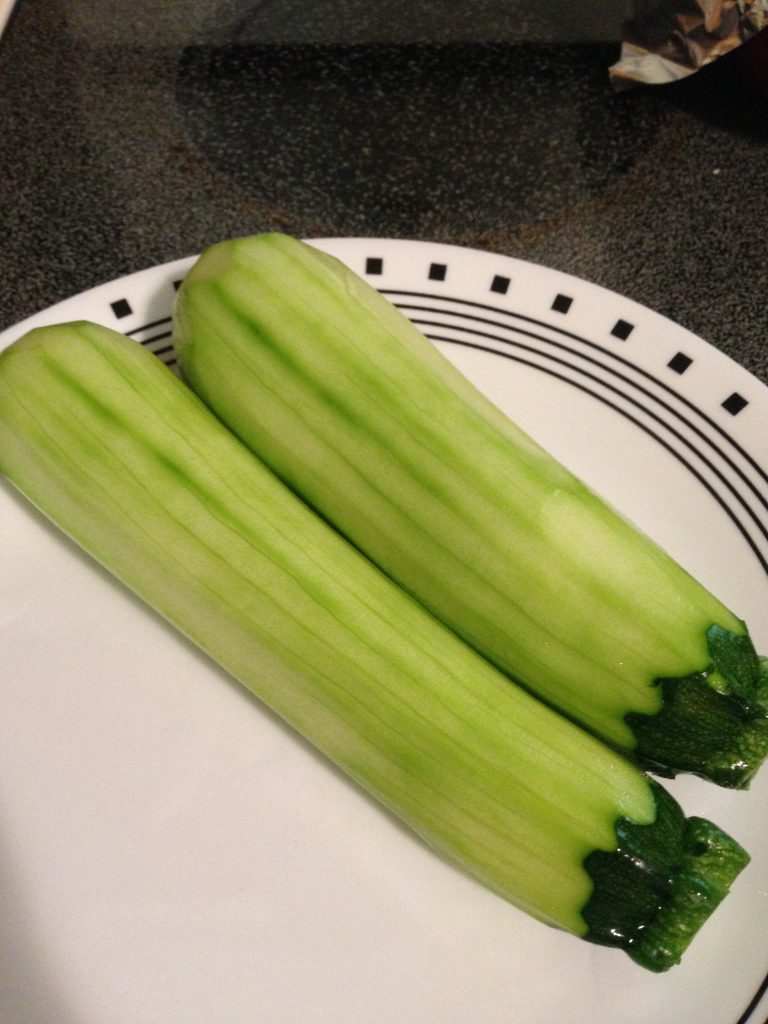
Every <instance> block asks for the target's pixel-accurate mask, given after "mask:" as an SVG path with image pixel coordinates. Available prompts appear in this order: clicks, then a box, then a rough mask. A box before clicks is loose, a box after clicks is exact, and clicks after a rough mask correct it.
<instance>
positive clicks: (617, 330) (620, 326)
mask: <svg viewBox="0 0 768 1024" xmlns="http://www.w3.org/2000/svg"><path fill="white" fill-rule="evenodd" d="M634 329H635V325H634V324H631V323H629V322H628V321H627V320H617V321H616V323H615V324H614V325H613V327H612V328H611V334H612V335H613V336H614V338H618V339H619V341H626V340H627V338H628V337H629V336H630V334H631V333H632V331H634Z"/></svg>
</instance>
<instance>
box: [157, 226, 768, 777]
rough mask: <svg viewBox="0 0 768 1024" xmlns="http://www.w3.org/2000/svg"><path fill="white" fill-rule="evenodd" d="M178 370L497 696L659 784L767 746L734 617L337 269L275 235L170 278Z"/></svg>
mask: <svg viewBox="0 0 768 1024" xmlns="http://www.w3.org/2000/svg"><path fill="white" fill-rule="evenodd" d="M174 341H175V346H176V351H177V354H178V359H179V363H180V365H181V369H182V372H183V375H184V378H185V379H186V380H187V381H188V383H189V384H190V385H191V386H192V387H193V388H194V390H195V391H196V392H197V393H198V394H199V395H200V396H201V397H202V398H203V399H204V401H205V402H206V403H207V404H208V405H209V406H210V407H211V408H212V409H213V410H214V412H215V413H216V414H217V416H219V417H220V418H221V419H222V421H223V422H224V423H226V424H227V425H228V426H229V427H230V429H232V430H233V431H234V432H235V433H236V434H237V435H238V436H239V437H240V438H241V439H242V440H243V441H244V442H245V443H246V444H247V445H248V446H249V447H250V448H251V449H252V450H253V451H254V452H255V453H256V454H257V455H258V456H259V458H261V459H263V460H264V461H265V462H266V463H267V465H269V466H270V467H271V468H272V469H273V470H274V471H275V472H276V473H277V474H278V475H279V476H280V477H281V478H282V479H283V480H284V481H285V482H286V483H287V484H288V485H289V486H290V487H291V488H292V489H293V490H294V491H295V492H296V493H297V494H299V495H301V497H302V498H304V500H305V501H307V503H308V504H310V505H311V506H312V507H313V508H315V509H316V510H317V511H318V512H319V513H320V514H321V515H322V516H323V517H324V518H326V519H327V520H328V521H329V522H331V523H333V524H334V526H335V527H336V528H337V529H338V530H339V531H340V532H341V533H342V534H343V535H344V536H346V537H347V538H348V539H349V540H350V541H352V542H353V543H354V544H355V545H356V546H357V547H358V548H359V549H360V550H361V551H363V552H364V553H365V554H366V555H367V556H368V557H369V558H371V560H372V561H373V562H375V563H376V564H377V565H378V566H379V567H380V568H381V569H383V570H384V572H386V573H387V574H388V575H389V576H390V577H391V578H392V579H394V580H396V581H397V582H398V583H399V584H400V585H401V586H402V587H404V588H405V589H406V590H408V591H409V592H410V593H411V594H413V595H414V596H415V597H416V598H417V599H418V600H419V601H420V602H422V603H423V604H424V605H425V607H427V608H428V609H429V610H430V611H432V612H433V613H434V614H435V615H436V616H437V617H438V618H440V619H441V620H442V621H443V622H445V623H446V624H447V625H448V626H449V627H450V628H451V629H453V630H454V631H456V632H457V633H458V634H459V635H460V636H462V637H463V638H464V639H465V640H467V641H468V642H469V643H470V644H472V645H473V646H474V647H475V648H476V649H477V650H478V651H480V652H481V653H482V654H483V655H484V656H485V657H486V658H488V659H489V660H490V661H492V662H493V663H494V664H495V665H497V666H498V667H499V668H500V669H502V670H503V671H504V672H505V673H507V674H509V675H510V676H511V677H512V678H513V679H515V680H516V681H517V682H518V683H520V684H522V685H524V686H525V687H527V688H528V689H529V690H530V691H531V692H532V693H535V694H537V695H538V696H539V697H541V698H543V699H544V700H545V701H547V702H548V703H549V704H550V705H551V706H553V707H555V708H557V709H559V710H560V711H562V712H563V713H564V714H566V715H568V716H569V717H571V718H573V719H574V720H576V721H578V722H580V723H582V724H583V725H584V726H586V727H587V728H588V729H590V730H591V731H593V732H594V733H595V734H596V735H598V736H600V737H602V738H603V739H605V740H607V741H608V742H609V743H611V744H614V745H616V746H617V747H618V748H620V749H623V750H624V751H625V752H627V753H631V754H633V755H634V756H635V757H637V758H638V759H639V760H640V761H641V762H642V763H643V765H644V766H645V767H648V768H652V769H653V770H654V771H656V772H658V773H659V774H662V775H674V774H675V773H677V772H694V773H697V774H699V775H702V776H704V777H706V778H709V779H712V780H714V781H715V782H717V783H720V784H721V785H724V786H730V787H737V788H738V787H746V786H747V784H748V783H749V780H750V779H751V778H752V776H753V775H754V772H755V771H756V770H757V768H758V766H759V765H760V763H761V762H762V760H763V759H764V757H765V755H766V752H768V719H767V717H766V716H767V715H768V699H767V694H766V691H767V689H768V688H767V687H766V680H765V676H764V669H763V666H762V663H761V662H760V660H759V659H758V657H757V655H756V653H755V650H754V648H753V646H752V643H751V641H750V638H749V635H748V632H747V628H746V626H745V624H744V623H743V622H742V621H741V620H740V619H739V618H737V616H736V615H735V614H733V613H732V612H731V611H729V610H728V609H727V608H725V607H724V606H723V604H722V603H721V602H720V601H719V600H717V598H715V597H714V596H713V595H712V594H711V593H709V592H708V591H707V590H706V589H705V588H704V587H703V586H701V585H700V584H699V583H697V582H696V581H695V580H694V579H692V578H691V577H690V575H689V574H688V573H686V572H685V571H684V570H683V569H682V568H681V567H680V566H679V565H678V564H677V563H676V562H675V561H674V560H673V559H672V558H670V557H669V556H668V555H667V554H665V553H664V552H663V551H662V550H661V549H660V548H659V547H658V546H657V545H656V544H654V543H653V542H652V541H651V540H650V539H649V538H648V537H646V536H645V535H643V534H641V533H639V532H638V531H637V530H635V529H634V528H633V527H632V525H631V524H629V523H628V522H627V521H626V520H625V519H624V518H622V517H621V516H620V515H619V514H618V513H617V512H616V511H615V510H614V509H612V508H610V507H608V506H607V505H606V504H605V503H604V502H603V501H601V499H600V498H599V497H598V496H597V495H595V494H594V493H593V492H592V491H590V490H589V489H588V488H587V487H586V486H585V485H584V484H583V483H581V482H580V481H579V480H578V479H576V478H575V477H574V476H573V474H571V473H570V472H569V471H568V470H567V469H566V468H565V467H563V466H562V465H561V464H560V463H559V462H557V461H556V460H555V459H553V458H552V457H551V456H550V455H548V454H547V453H546V452H545V451H543V450H542V449H541V448H540V447H539V446H538V445H537V444H535V443H534V441H533V440H532V439H531V438H530V437H528V436H527V435H525V434H524V433H523V432H522V431H521V430H520V429H519V428H517V427H516V426H515V425H514V424H513V423H512V422H510V420H509V419H508V418H507V417H505V416H504V415H503V414H502V413H501V412H500V411H499V410H498V409H497V408H496V407H495V406H494V405H492V403H490V402H489V401H488V400H487V399H486V398H485V397H484V396H483V395H481V394H480V393H479V392H478V391H477V390H476V389H475V388H474V387H473V386H472V385H471V384H470V383H469V382H468V381H467V380H466V379H465V378H464V377H463V376H462V375H461V374H460V373H459V371H458V370H456V369H455V368H454V367H453V366H452V365H451V364H450V363H449V362H448V360H447V359H445V358H444V357H443V356H442V355H441V354H440V353H439V352H438V351H437V350H436V349H435V348H434V346H432V345H431V344H430V343H429V342H428V341H427V340H426V338H424V336H423V335H422V334H420V333H419V331H418V330H417V329H416V328H415V327H414V326H413V325H412V324H411V323H410V322H409V321H408V320H407V319H406V317H404V316H403V315H401V314H400V313H399V312H398V311H397V310H396V309H395V308H394V307H393V306H392V305H391V304H390V303H389V302H387V301H386V300H385V299H384V298H383V297H382V296H380V295H379V294H378V293H377V292H376V291H375V290H374V289H373V288H371V287H370V286H369V285H368V284H367V283H366V282H364V281H363V280H361V279H360V278H359V277H357V275H355V274H353V273H352V272H351V271H350V270H348V269H347V268H346V267H344V266H343V265H342V264H341V263H340V262H338V261H337V260H335V259H333V258H331V257H329V256H327V255H325V254H324V253H322V252H319V251H318V250H316V249H315V248H313V247H311V246H309V245H307V244H305V243H303V242H300V241H297V240H295V239H292V238H289V237H287V236H285V235H280V234H264V235H257V236H254V237H252V238H243V239H236V240H233V241H229V242H224V243H221V244H219V245H215V246H213V247H212V248H211V249H209V250H208V251H207V252H206V253H204V254H203V256H202V257H201V258H200V259H199V260H198V261H197V263H196V264H195V266H194V267H193V268H192V270H191V272H190V273H189V274H188V275H187V277H186V280H185V281H184V284H183V285H182V288H181V291H180V293H179V295H178V299H177V305H176V310H175V329H174Z"/></svg>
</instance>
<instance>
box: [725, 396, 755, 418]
mask: <svg viewBox="0 0 768 1024" xmlns="http://www.w3.org/2000/svg"><path fill="white" fill-rule="evenodd" d="M748 405H749V402H748V401H747V399H746V398H745V397H744V396H743V395H740V394H739V393H738V391H734V392H733V394H731V395H728V397H727V398H726V400H725V401H724V402H723V408H724V409H725V411H726V412H729V413H730V414H731V416H736V415H737V413H740V412H741V410H742V409H744V408H746V406H748Z"/></svg>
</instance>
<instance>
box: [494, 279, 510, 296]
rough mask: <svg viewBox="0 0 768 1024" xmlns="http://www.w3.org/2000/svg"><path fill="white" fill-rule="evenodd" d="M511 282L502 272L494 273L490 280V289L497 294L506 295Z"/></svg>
mask: <svg viewBox="0 0 768 1024" xmlns="http://www.w3.org/2000/svg"><path fill="white" fill-rule="evenodd" d="M511 283H512V282H511V281H510V279H509V278H508V277H504V276H503V275H502V274H496V275H495V276H494V278H493V280H492V281H491V291H492V292H497V293H498V294H499V295H506V294H507V292H508V291H509V286H510V284H511Z"/></svg>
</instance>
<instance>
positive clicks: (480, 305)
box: [381, 288, 768, 1024]
mask: <svg viewBox="0 0 768 1024" xmlns="http://www.w3.org/2000/svg"><path fill="white" fill-rule="evenodd" d="M381 292H382V294H383V295H387V296H390V295H404V296H406V297H408V298H417V299H429V300H432V301H434V300H436V301H438V302H446V303H456V304H457V305H462V306H470V307H472V308H474V309H482V310H485V311H487V312H490V313H498V314H500V315H501V316H504V317H510V318H512V319H515V320H522V321H524V322H526V323H529V324H533V325H534V326H535V327H544V328H546V329H547V330H549V331H553V332H554V333H556V334H560V335H563V336H564V337H567V338H571V339H573V340H574V341H577V342H579V343H580V344H582V345H584V346H586V347H587V348H590V349H593V350H595V351H597V352H599V353H600V354H601V355H606V356H608V357H609V358H610V359H612V360H614V361H616V362H619V363H622V364H623V365H624V366H627V367H629V368H630V369H631V370H633V371H634V372H635V373H637V374H639V375H640V376H642V377H645V378H646V379H648V380H651V381H653V383H654V384H656V385H657V387H659V388H660V389H661V390H662V391H666V392H667V393H668V394H670V395H673V396H674V397H675V398H676V399H677V400H678V401H679V402H680V403H682V404H683V405H685V406H687V407H688V408H689V409H690V410H691V411H692V412H694V413H696V415H697V416H700V417H701V419H702V420H704V422H705V423H707V425H708V426H710V427H712V429H713V430H714V431H716V432H717V433H718V434H720V435H721V437H723V438H725V440H726V441H728V443H729V444H730V445H731V446H732V447H733V448H734V449H735V450H736V451H737V452H738V453H739V455H741V456H742V458H743V459H744V460H745V462H747V463H749V465H750V466H751V467H752V469H753V470H754V471H755V472H756V473H757V475H758V476H759V477H760V478H761V479H762V480H763V481H764V482H765V483H766V484H768V473H766V471H765V470H764V469H763V468H762V466H760V464H759V463H758V462H757V461H756V460H755V459H754V458H753V457H752V456H751V455H750V454H749V453H748V452H747V451H745V449H744V448H742V446H741V445H740V444H739V442H738V441H737V440H736V439H735V438H733V437H732V436H731V435H730V434H729V433H728V431H727V430H726V429H725V428H724V427H723V426H721V424H719V423H718V422H717V421H716V420H713V419H712V418H711V417H710V416H709V415H708V414H707V413H705V412H704V411H703V410H702V409H700V408H699V407H698V406H696V405H695V404H694V403H693V402H691V401H690V399H688V398H686V397H685V396H684V395H682V394H680V393H679V392H678V391H676V390H675V389H674V388H673V387H671V386H670V385H669V384H667V383H665V382H664V381H663V380H661V379H660V378H658V377H656V376H654V374H652V373H651V372H650V371H648V370H645V369H643V368H642V367H640V366H637V365H636V364H635V363H633V362H632V360H631V359H627V358H626V356H622V355H621V354H620V353H619V352H617V351H614V350H613V349H609V348H605V347H604V346H603V345H601V344H599V343H598V342H596V341H591V340H590V339H589V338H585V337H584V336H583V335H580V334H576V333H575V332H574V331H569V330H566V328H564V327H560V326H558V325H556V324H554V323H552V322H550V321H546V320H539V319H537V318H536V317H533V316H528V315H527V314H525V313H517V312H515V311H514V310H512V309H503V308H502V307H500V306H491V305H489V304H488V303H484V302H476V301H473V300H471V299H459V298H455V297H453V296H450V295H436V294H431V293H428V292H414V291H407V290H405V289H397V288H386V289H381ZM393 301H394V300H393ZM394 304H395V305H396V306H398V308H400V309H406V308H421V307H412V306H411V305H410V304H409V303H407V302H404V303H398V302H394ZM425 311H426V312H435V313H451V312H454V311H453V310H446V309H443V308H441V307H427V308H426V310H425ZM462 315H463V316H466V317H467V318H470V319H472V318H473V317H472V314H470V313H464V314H462ZM474 319H477V320H480V321H481V322H490V323H491V324H494V325H496V326H499V327H504V326H505V325H504V324H503V323H499V322H498V321H493V320H491V321H486V320H485V318H483V317H474ZM517 329H518V330H520V328H517ZM534 337H539V336H538V335H534ZM541 340H542V341H551V339H548V338H546V337H543V338H541ZM585 358H586V357H585ZM766 1024H768V1021H767V1022H766Z"/></svg>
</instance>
